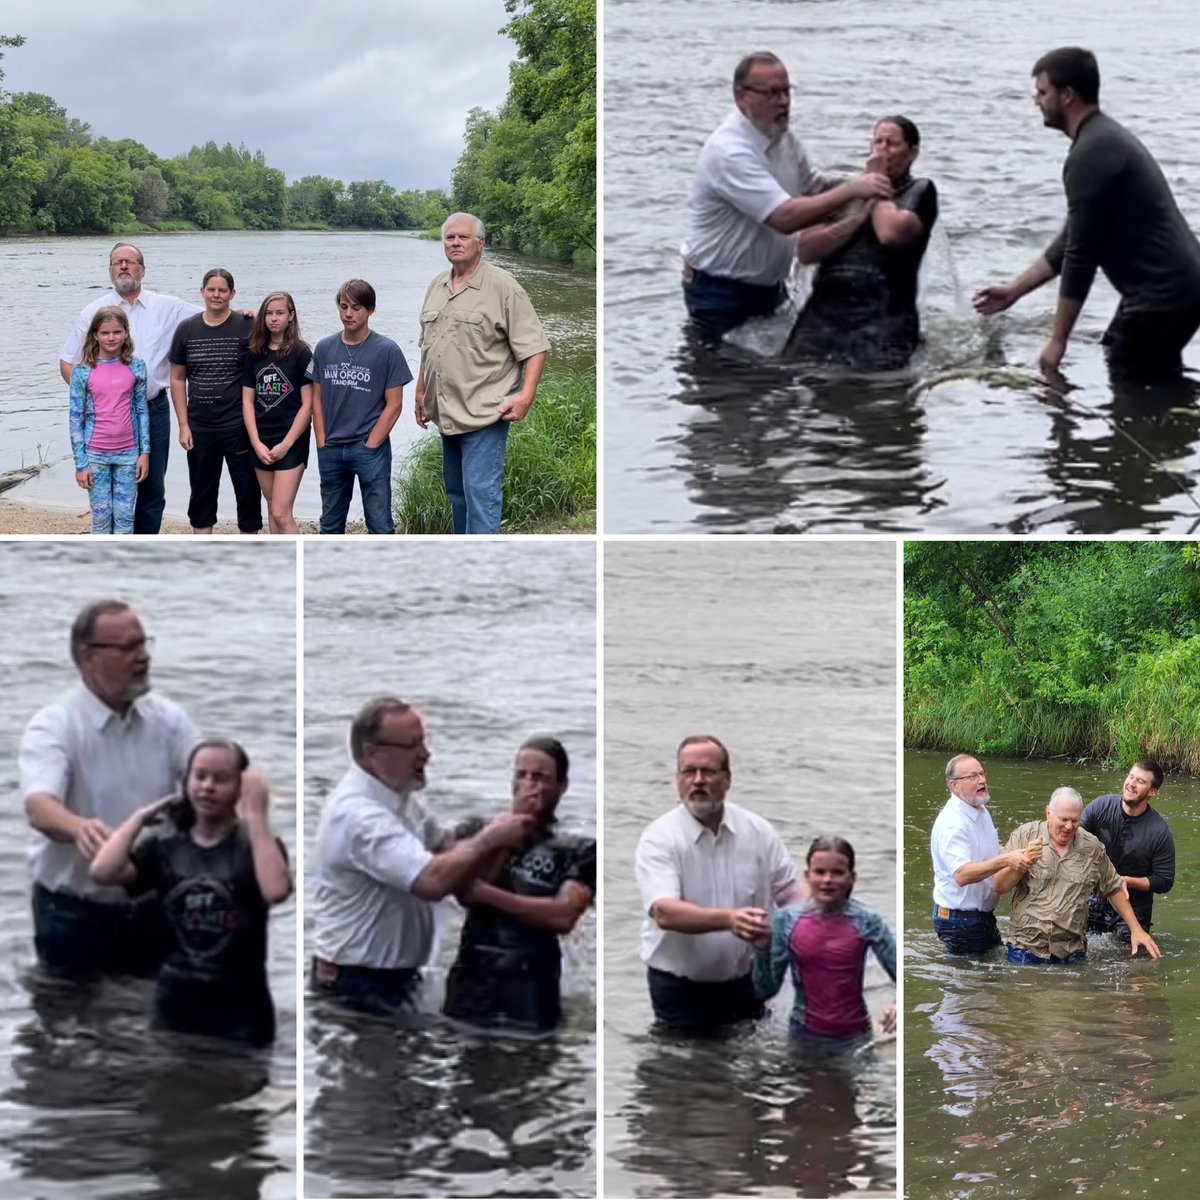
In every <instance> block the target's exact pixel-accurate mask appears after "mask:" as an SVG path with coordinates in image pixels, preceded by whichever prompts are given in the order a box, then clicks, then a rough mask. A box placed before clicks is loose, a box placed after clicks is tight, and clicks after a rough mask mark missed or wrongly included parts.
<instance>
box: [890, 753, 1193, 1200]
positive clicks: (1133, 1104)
mask: <svg viewBox="0 0 1200 1200" xmlns="http://www.w3.org/2000/svg"><path fill="white" fill-rule="evenodd" d="M948 757H949V755H944V754H922V753H915V752H912V751H906V752H905V756H904V860H905V861H904V867H905V871H904V881H905V886H904V924H905V948H904V992H905V1003H904V1136H905V1147H904V1187H905V1194H906V1195H907V1196H908V1197H910V1198H911V1200H935V1198H936V1200H1001V1198H1004V1200H1008V1198H1010V1197H1014V1196H1021V1197H1025V1198H1027V1200H1054V1198H1057V1197H1061V1196H1065V1195H1069V1194H1073V1195H1093V1196H1097V1197H1104V1198H1105V1200H1107V1198H1108V1197H1115V1196H1132V1197H1137V1196H1159V1197H1168V1196H1170V1197H1175V1196H1180V1197H1182V1196H1191V1195H1194V1194H1195V1190H1196V1182H1195V1181H1196V1178H1197V1176H1200V1144H1198V1143H1197V1140H1196V1132H1195V1124H1196V1122H1197V1121H1198V1120H1200V1084H1198V1082H1197V1074H1196V1063H1197V1061H1200V971H1198V970H1197V964H1196V950H1195V947H1196V944H1197V939H1198V937H1200V915H1198V912H1200V910H1198V909H1197V905H1196V899H1197V894H1198V888H1197V883H1196V877H1195V863H1196V860H1197V855H1198V853H1200V837H1198V835H1197V829H1198V828H1200V825H1198V818H1200V780H1197V779H1194V778H1188V777H1180V778H1173V777H1171V776H1168V777H1167V779H1166V781H1165V782H1164V784H1163V787H1162V790H1161V791H1160V793H1159V795H1158V796H1157V797H1156V798H1155V799H1154V800H1153V801H1152V803H1153V805H1154V806H1155V807H1156V808H1158V809H1159V810H1160V811H1161V812H1162V814H1163V815H1164V816H1165V817H1166V818H1167V820H1168V822H1169V823H1170V825H1171V830H1172V832H1173V834H1174V835H1175V846H1176V853H1177V873H1176V883H1175V886H1174V888H1173V889H1172V890H1171V891H1170V892H1169V893H1168V894H1167V895H1165V896H1156V897H1155V898H1154V925H1153V931H1152V932H1153V934H1154V939H1155V941H1156V942H1157V943H1158V947H1159V949H1160V950H1161V951H1162V953H1163V957H1162V958H1161V959H1160V960H1159V961H1157V962H1152V961H1150V960H1149V959H1147V958H1146V956H1145V955H1144V954H1142V955H1139V956H1138V958H1136V959H1130V957H1129V952H1128V950H1127V949H1125V948H1124V947H1123V946H1121V945H1120V943H1119V942H1117V941H1116V940H1115V939H1114V938H1113V937H1112V936H1110V935H1108V934H1105V935H1101V936H1099V937H1091V938H1089V939H1088V957H1087V960H1086V961H1085V962H1083V963H1080V964H1078V965H1074V966H1070V967H1053V968H1051V967H1045V968H1043V967H1019V966H1013V965H1010V964H1009V963H1007V962H1006V961H1005V960H1004V959H1003V950H994V951H992V952H991V954H990V955H989V956H988V957H987V958H986V959H983V960H977V961H955V960H950V959H948V958H947V957H946V955H945V954H944V952H943V949H942V945H941V943H940V942H939V941H938V940H937V938H936V937H935V936H934V933H933V930H932V925H931V919H930V913H931V911H932V904H933V901H932V899H931V895H932V887H933V873H932V868H931V866H930V859H929V832H930V830H931V829H932V827H933V821H934V818H935V817H936V816H937V814H938V811H939V810H940V809H941V807H942V804H943V803H944V802H945V796H946V790H945V776H944V768H945V764H946V759H947V758H948ZM984 766H985V767H986V768H987V772H988V785H989V788H990V790H991V794H992V796H993V800H992V802H991V804H990V805H989V808H990V810H991V812H992V816H993V819H994V820H995V822H996V831H997V833H998V834H999V835H1000V841H1001V844H1002V845H1003V843H1004V842H1005V841H1006V840H1007V838H1008V836H1009V834H1010V833H1011V832H1012V831H1013V829H1015V828H1016V826H1017V825H1019V824H1022V823H1024V822H1025V821H1031V820H1034V819H1038V818H1040V817H1041V816H1042V815H1043V814H1044V812H1045V807H1046V803H1047V801H1048V800H1049V797H1050V793H1051V792H1052V791H1053V790H1054V789H1055V788H1056V787H1060V786H1064V785H1065V786H1070V787H1074V788H1076V789H1078V791H1079V792H1080V793H1081V794H1082V795H1083V797H1084V800H1085V801H1088V800H1091V799H1093V798H1094V797H1096V796H1098V795H1101V794H1102V793H1104V792H1113V791H1119V790H1120V787H1121V781H1122V779H1123V778H1124V770H1123V768H1120V767H1115V768H1113V769H1111V770H1103V769H1100V768H1097V767H1095V766H1091V765H1089V766H1083V767H1075V766H1073V765H1072V764H1070V763H1057V762H1055V763H1050V762H1031V761H1014V760H1006V759H987V760H985V761H984ZM998 912H999V916H1000V928H1001V933H1002V934H1003V933H1005V932H1006V930H1007V925H1008V918H1007V913H1008V901H1007V900H1001V902H1000V909H999V910H998Z"/></svg>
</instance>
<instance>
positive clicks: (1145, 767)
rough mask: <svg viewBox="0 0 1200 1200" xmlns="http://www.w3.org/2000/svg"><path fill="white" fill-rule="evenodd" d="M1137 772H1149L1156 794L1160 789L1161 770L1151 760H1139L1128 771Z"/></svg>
mask: <svg viewBox="0 0 1200 1200" xmlns="http://www.w3.org/2000/svg"><path fill="white" fill-rule="evenodd" d="M1135 768H1136V769H1137V770H1139V771H1149V772H1150V774H1151V775H1153V776H1154V790H1155V791H1156V792H1157V791H1158V789H1159V788H1160V787H1162V781H1163V769H1162V767H1160V766H1159V765H1158V763H1156V762H1155V761H1154V759H1152V758H1139V759H1138V760H1137V762H1135V763H1134V764H1133V766H1132V767H1130V768H1129V769H1130V770H1131V771H1132V770H1134V769H1135Z"/></svg>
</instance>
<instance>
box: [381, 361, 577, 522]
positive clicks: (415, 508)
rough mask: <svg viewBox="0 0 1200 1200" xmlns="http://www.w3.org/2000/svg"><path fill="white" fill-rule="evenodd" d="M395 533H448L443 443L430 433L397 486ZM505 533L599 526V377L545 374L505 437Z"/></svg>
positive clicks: (408, 460)
mask: <svg viewBox="0 0 1200 1200" xmlns="http://www.w3.org/2000/svg"><path fill="white" fill-rule="evenodd" d="M392 508H393V513H394V516H395V518H396V527H397V529H402V530H403V531H404V532H406V533H450V532H451V525H450V504H449V502H448V501H447V499H446V493H445V491H444V490H443V488H442V441H441V437H440V436H439V435H438V434H437V433H436V432H432V433H429V434H426V436H425V437H423V438H421V439H420V441H418V442H417V443H416V445H415V446H413V448H412V450H410V451H409V453H408V454H407V455H406V456H405V458H404V461H403V462H402V463H401V464H400V468H399V470H398V471H397V472H396V475H395V478H394V479H393V481H392ZM502 528H503V530H504V532H505V533H537V532H580V533H587V532H593V531H594V530H595V528H596V377H595V375H594V374H591V373H586V374H585V373H583V372H575V371H563V370H559V371H555V370H553V369H551V370H550V371H548V372H547V374H546V376H545V378H544V379H543V380H542V382H541V385H540V386H539V388H538V393H537V400H536V401H535V402H534V405H533V408H531V409H530V410H529V415H528V416H527V417H526V418H525V420H523V421H520V422H518V423H517V424H515V425H514V426H513V427H512V429H510V430H509V434H508V450H507V454H506V456H505V462H504V517H503V526H502Z"/></svg>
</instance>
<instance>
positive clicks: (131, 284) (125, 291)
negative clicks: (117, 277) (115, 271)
mask: <svg viewBox="0 0 1200 1200" xmlns="http://www.w3.org/2000/svg"><path fill="white" fill-rule="evenodd" d="M141 286H142V285H141V284H140V283H138V281H137V280H136V279H130V280H123V281H122V282H120V283H114V284H113V291H114V292H116V293H117V295H118V296H128V295H129V293H130V292H136V291H137V290H138V289H139V288H140V287H141Z"/></svg>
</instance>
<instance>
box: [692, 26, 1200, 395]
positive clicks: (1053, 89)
mask: <svg viewBox="0 0 1200 1200" xmlns="http://www.w3.org/2000/svg"><path fill="white" fill-rule="evenodd" d="M1031 74H1032V77H1033V81H1034V101H1035V103H1036V105H1037V107H1038V109H1039V111H1040V112H1041V114H1042V118H1043V122H1044V124H1045V125H1046V126H1047V128H1051V129H1058V130H1060V131H1062V132H1063V133H1065V134H1066V135H1067V136H1068V137H1069V138H1070V139H1071V149H1070V151H1069V152H1068V154H1067V158H1066V162H1065V163H1064V166H1063V186H1064V190H1065V192H1066V199H1067V216H1066V221H1065V223H1064V225H1063V227H1062V230H1061V232H1060V233H1059V234H1058V236H1057V237H1056V238H1055V239H1054V241H1053V242H1052V243H1051V244H1050V245H1049V246H1048V247H1047V249H1046V250H1045V252H1044V253H1043V254H1042V255H1040V256H1039V257H1038V259H1037V260H1036V261H1035V262H1034V263H1033V264H1032V265H1031V266H1030V267H1028V268H1027V269H1026V270H1024V271H1022V272H1021V273H1020V274H1019V275H1017V276H1015V277H1014V278H1013V279H1012V280H1009V281H1008V282H1006V283H1003V284H997V285H992V286H987V287H983V288H980V289H979V290H978V291H977V292H976V294H975V296H974V306H975V308H976V310H977V311H978V312H979V313H980V314H982V315H984V316H988V315H991V314H994V313H998V312H1002V311H1004V310H1005V309H1007V308H1009V307H1011V306H1012V305H1013V304H1015V303H1016V302H1017V301H1018V300H1019V299H1020V298H1021V297H1022V296H1024V295H1026V294H1027V293H1029V292H1031V291H1033V290H1034V289H1036V288H1039V287H1041V286H1042V285H1044V284H1046V283H1048V282H1050V281H1051V280H1052V279H1055V278H1057V279H1059V281H1060V282H1059V296H1058V304H1057V306H1056V308H1055V314H1054V322H1053V328H1052V330H1051V333H1050V336H1049V338H1048V339H1047V341H1046V344H1045V346H1044V347H1043V349H1042V351H1041V354H1040V355H1039V360H1038V365H1039V367H1040V368H1041V369H1042V371H1043V372H1046V373H1050V372H1056V371H1057V370H1058V368H1059V366H1060V364H1061V362H1062V359H1063V355H1064V353H1065V351H1066V347H1067V342H1068V340H1069V338H1070V336H1071V332H1072V330H1073V329H1074V326H1075V322H1076V320H1077V318H1078V316H1079V313H1080V310H1081V309H1082V307H1083V303H1084V301H1085V300H1086V299H1087V296H1088V293H1089V291H1090V290H1091V286H1092V282H1093V280H1094V278H1095V275H1096V271H1097V270H1100V271H1103V273H1104V274H1105V276H1106V277H1107V278H1108V280H1109V282H1110V283H1111V284H1112V285H1113V287H1114V288H1115V289H1116V291H1117V292H1118V293H1119V294H1120V297H1121V301H1120V304H1119V305H1118V307H1117V311H1116V314H1115V316H1114V317H1113V320H1112V322H1111V323H1110V325H1109V327H1108V329H1107V331H1106V332H1105V334H1104V338H1103V343H1104V347H1105V352H1106V355H1107V357H1108V361H1109V366H1110V369H1111V371H1112V373H1113V374H1114V376H1117V377H1121V378H1125V379H1132V380H1135V381H1138V382H1156V381H1159V380H1163V379H1170V378H1174V377H1176V376H1178V375H1179V373H1180V371H1181V369H1182V365H1183V363H1182V358H1181V352H1182V350H1183V348H1184V347H1185V346H1186V345H1187V344H1188V342H1189V341H1190V340H1191V338H1192V337H1193V335H1194V334H1195V333H1196V330H1197V328H1200V241H1198V240H1197V238H1196V235H1195V234H1194V233H1193V232H1192V230H1191V229H1190V228H1189V226H1188V224H1187V221H1186V219H1185V218H1184V216H1183V214H1182V213H1181V212H1180V210H1179V207H1178V205H1177V204H1176V202H1175V198H1174V196H1173V195H1172V192H1171V188H1170V185H1169V184H1168V182H1167V179H1166V177H1165V175H1164V174H1163V171H1162V169H1161V167H1159V165H1158V163H1157V162H1156V161H1155V159H1154V158H1153V156H1152V155H1151V154H1150V152H1149V151H1148V150H1147V149H1146V147H1145V146H1144V145H1143V144H1142V143H1141V142H1140V141H1139V140H1138V138H1137V137H1135V136H1134V135H1133V134H1132V133H1131V132H1130V131H1129V130H1128V129H1126V128H1125V127H1124V126H1122V125H1121V124H1119V123H1118V122H1117V121H1114V120H1113V119H1112V118H1111V117H1109V116H1108V115H1107V114H1106V113H1104V112H1102V111H1101V109H1100V70H1099V66H1098V65H1097V62H1096V57H1095V55H1094V54H1093V53H1092V52H1091V51H1089V50H1085V49H1083V48H1081V47H1077V46H1065V47H1061V48H1059V49H1056V50H1052V51H1050V52H1048V53H1047V54H1044V55H1043V56H1042V57H1041V58H1039V59H1038V61H1037V62H1036V63H1035V64H1034V66H1033V70H1032V72H1031ZM792 91H793V89H792V84H791V82H790V79H789V77H788V72H787V68H786V66H785V65H784V64H783V62H782V61H781V60H780V59H779V58H778V56H776V55H775V54H772V53H770V52H766V51H763V52H758V53H755V54H750V55H747V56H746V57H745V58H743V59H742V60H741V62H739V63H738V65H737V68H736V69H735V71H734V76H733V102H734V108H733V111H732V112H730V114H729V115H728V116H727V117H726V119H725V120H724V121H723V122H722V123H721V125H720V126H719V127H718V128H717V130H716V131H715V132H714V133H713V134H712V135H711V136H710V137H709V139H708V141H707V142H706V143H705V146H704V148H703V150H702V151H701V154H700V161H699V165H698V167H697V170H696V174H695V178H694V180H693V183H692V188H691V193H690V196H689V201H688V214H687V235H686V239H685V243H684V247H683V257H684V264H683V293H684V301H685V303H686V305H687V309H688V313H689V315H690V318H691V322H692V325H693V327H694V329H695V330H696V332H697V333H698V334H699V336H700V337H701V338H702V339H703V340H705V341H708V342H717V341H719V340H720V339H721V338H722V337H723V336H724V335H725V334H726V333H727V332H729V331H730V330H731V329H734V328H736V327H737V326H738V325H741V324H743V323H744V322H745V321H747V320H749V319H750V318H752V317H758V316H766V315H769V314H770V313H773V312H775V311H776V310H777V309H778V308H780V306H781V305H782V304H783V303H784V301H785V299H786V296H787V292H786V288H785V284H786V282H787V280H788V278H789V276H790V275H791V273H792V270H793V266H794V264H795V263H796V261H797V259H798V260H799V262H801V263H804V264H816V265H817V270H816V274H815V278H814V280H813V287H812V292H811V295H810V297H809V299H808V301H807V302H806V304H805V305H804V307H803V308H802V310H801V311H800V313H799V314H798V315H797V317H796V321H795V325H794V327H793V329H792V332H791V335H790V336H789V338H788V339H787V342H786V346H785V349H784V354H785V355H786V356H787V357H791V358H796V357H802V358H806V359H811V360H816V361H818V362H823V363H831V364H834V365H837V366H842V367H849V368H852V369H854V370H858V371H881V370H891V369H896V368H898V367H902V366H904V365H905V364H906V363H907V362H908V360H909V358H910V357H911V355H912V354H913V352H914V351H915V350H916V348H917V345H918V344H919V341H920V336H921V332H920V318H919V314H918V311H917V282H918V274H919V270H920V265H921V261H922V258H923V256H924V253H925V249H926V246H927V245H928V242H929V236H930V233H931V231H932V229H933V226H934V223H935V222H936V220H937V217H938V194H937V189H936V187H935V185H934V184H933V182H932V180H929V179H922V178H916V177H914V176H913V174H912V168H913V165H914V163H915V161H916V158H917V155H918V153H919V149H920V144H921V139H920V133H919V131H918V129H917V126H916V125H915V124H914V123H913V121H911V120H910V119H909V118H908V117H904V116H885V117H882V118H880V119H879V120H878V121H877V122H876V123H875V125H874V126H873V129H872V134H871V142H870V152H869V157H868V158H867V161H866V164H865V167H864V170H863V172H862V173H861V174H859V175H856V176H854V177H853V178H850V179H847V180H838V179H834V178H831V177H828V176H825V175H822V174H820V173H819V172H817V171H815V170H814V169H813V168H812V167H811V165H810V164H809V161H808V158H807V156H806V154H805V151H804V148H803V146H802V145H801V143H800V141H799V140H798V139H797V138H796V136H795V134H794V133H792V131H791V129H790V125H789V118H790V111H791V100H792Z"/></svg>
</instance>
